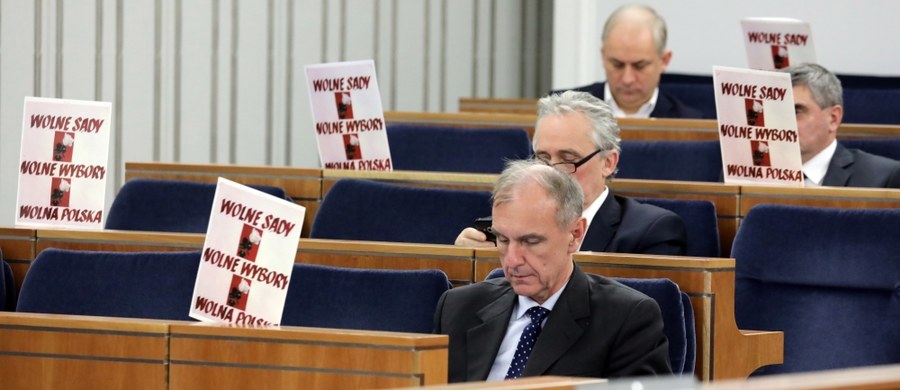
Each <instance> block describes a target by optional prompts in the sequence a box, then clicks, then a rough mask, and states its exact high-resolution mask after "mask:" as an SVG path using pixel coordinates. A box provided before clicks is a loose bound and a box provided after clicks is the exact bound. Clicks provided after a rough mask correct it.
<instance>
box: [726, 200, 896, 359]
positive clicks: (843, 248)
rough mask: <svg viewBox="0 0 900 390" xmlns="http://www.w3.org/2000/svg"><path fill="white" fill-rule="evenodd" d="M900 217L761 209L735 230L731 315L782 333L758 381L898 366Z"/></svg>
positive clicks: (878, 213) (867, 212)
mask: <svg viewBox="0 0 900 390" xmlns="http://www.w3.org/2000/svg"><path fill="white" fill-rule="evenodd" d="M897 232H900V210H898V209H893V210H878V209H868V210H857V209H852V210H850V209H827V208H813V207H798V206H783V205H768V204H763V205H758V206H755V207H754V208H752V209H751V210H750V211H749V213H747V217H746V218H745V219H744V221H743V223H742V224H741V226H740V228H739V230H738V232H737V236H736V237H735V240H734V246H733V248H732V254H731V255H732V257H734V258H735V262H736V267H735V318H736V320H737V325H738V327H739V328H741V329H760V330H781V331H784V364H782V365H776V366H767V367H763V368H761V369H760V370H758V371H757V374H775V373H786V372H800V371H814V370H823V369H835V368H844V367H855V366H868V365H876V364H889V363H900V325H898V324H900V240H898V239H897Z"/></svg>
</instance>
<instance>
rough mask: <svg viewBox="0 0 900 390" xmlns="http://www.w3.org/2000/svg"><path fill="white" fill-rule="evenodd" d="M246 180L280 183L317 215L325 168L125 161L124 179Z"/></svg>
mask: <svg viewBox="0 0 900 390" xmlns="http://www.w3.org/2000/svg"><path fill="white" fill-rule="evenodd" d="M220 176H221V177H224V178H226V179H228V180H231V181H234V182H237V183H241V184H245V185H251V184H256V185H268V186H275V187H281V188H283V189H284V191H285V193H286V194H287V195H288V196H290V197H291V199H292V200H293V201H294V203H297V204H299V205H301V206H303V207H306V213H307V215H313V216H314V215H316V210H318V208H319V202H320V201H321V195H322V171H321V170H320V169H315V168H293V167H270V166H249V165H233V164H180V163H163V162H148V163H139V162H126V163H125V180H131V179H134V178H144V179H160V180H184V181H196V182H203V183H215V182H216V181H217V180H218V178H219V177H220ZM311 228H312V218H309V217H307V218H306V219H305V220H304V221H303V230H302V231H301V237H309V230H310V229H311Z"/></svg>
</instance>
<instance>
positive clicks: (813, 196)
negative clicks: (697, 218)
mask: <svg viewBox="0 0 900 390" xmlns="http://www.w3.org/2000/svg"><path fill="white" fill-rule="evenodd" d="M761 203H775V204H782V205H789V206H813V207H835V208H846V209H872V208H882V209H896V208H900V189H883V188H848V187H811V188H789V187H771V186H750V185H745V186H742V187H741V208H740V212H739V216H740V218H741V219H743V218H744V217H746V216H747V213H748V212H749V211H750V209H751V208H753V206H756V205H758V204H761Z"/></svg>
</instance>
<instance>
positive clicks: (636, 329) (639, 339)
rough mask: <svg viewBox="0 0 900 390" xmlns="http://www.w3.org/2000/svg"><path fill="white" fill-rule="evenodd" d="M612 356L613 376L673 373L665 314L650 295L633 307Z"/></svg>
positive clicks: (611, 374)
mask: <svg viewBox="0 0 900 390" xmlns="http://www.w3.org/2000/svg"><path fill="white" fill-rule="evenodd" d="M622 330H623V331H622V333H621V334H619V335H618V336H617V337H616V340H615V343H614V347H613V348H612V354H611V356H610V358H609V366H608V370H607V374H608V375H607V376H608V377H610V378H621V377H632V376H645V375H662V374H671V373H672V369H671V368H670V367H671V366H670V364H669V345H668V342H667V341H666V337H665V336H664V335H663V320H662V313H661V312H660V310H659V306H657V304H656V302H655V301H654V300H652V299H650V298H647V299H644V300H641V301H639V302H638V303H637V304H636V305H634V306H633V307H632V310H631V312H630V313H628V315H627V318H626V323H625V325H624V326H623V327H622Z"/></svg>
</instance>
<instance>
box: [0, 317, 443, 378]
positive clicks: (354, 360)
mask: <svg viewBox="0 0 900 390" xmlns="http://www.w3.org/2000/svg"><path fill="white" fill-rule="evenodd" d="M447 346H448V339H447V336H445V335H431V334H415V333H397V332H375V331H361V330H340V329H323V328H301V327H273V328H250V327H231V326H222V325H212V324H202V323H191V322H181V321H159V320H145V319H126V318H113V317H91V316H71V315H54V314H34V313H0V378H2V382H0V383H2V388H3V389H11V390H14V389H37V388H43V389H57V388H66V389H106V388H108V389H211V390H212V389H225V388H247V389H251V388H298V389H299V388H303V389H373V388H394V387H417V386H424V385H436V384H445V383H447Z"/></svg>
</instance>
